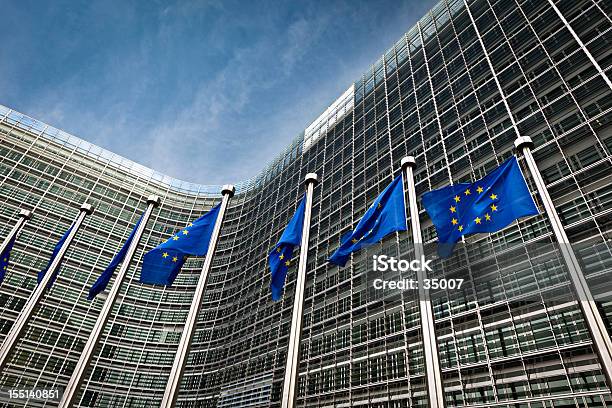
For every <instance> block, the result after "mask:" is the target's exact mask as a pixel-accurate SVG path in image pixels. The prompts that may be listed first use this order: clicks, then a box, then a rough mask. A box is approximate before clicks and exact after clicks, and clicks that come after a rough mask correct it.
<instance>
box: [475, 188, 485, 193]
mask: <svg viewBox="0 0 612 408" xmlns="http://www.w3.org/2000/svg"><path fill="white" fill-rule="evenodd" d="M476 191H477V192H478V193H479V194H480V193H482V192H483V191H484V189H483V188H482V187H481V186H478V188H477V189H476Z"/></svg>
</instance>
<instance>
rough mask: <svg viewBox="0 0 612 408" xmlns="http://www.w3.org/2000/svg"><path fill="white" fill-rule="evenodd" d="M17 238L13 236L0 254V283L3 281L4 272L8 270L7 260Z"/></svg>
mask: <svg viewBox="0 0 612 408" xmlns="http://www.w3.org/2000/svg"><path fill="white" fill-rule="evenodd" d="M16 238H17V234H15V235H13V238H12V239H11V240H10V241H9V243H8V245H7V246H6V248H4V251H2V253H1V254H0V283H2V281H3V280H4V275H6V270H7V269H8V265H9V259H10V257H11V251H12V250H13V244H14V243H15V239H16Z"/></svg>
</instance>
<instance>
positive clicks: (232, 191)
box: [221, 184, 236, 198]
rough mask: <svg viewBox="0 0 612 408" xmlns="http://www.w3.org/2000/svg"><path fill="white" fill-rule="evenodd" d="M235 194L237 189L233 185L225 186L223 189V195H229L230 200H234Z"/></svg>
mask: <svg viewBox="0 0 612 408" xmlns="http://www.w3.org/2000/svg"><path fill="white" fill-rule="evenodd" d="M235 193H236V187H234V186H233V185H232V184H225V185H224V186H223V187H222V188H221V194H222V195H226V194H229V196H230V198H232V197H233V196H234V194H235Z"/></svg>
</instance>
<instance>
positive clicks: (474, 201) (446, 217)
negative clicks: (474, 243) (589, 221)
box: [423, 156, 538, 257]
mask: <svg viewBox="0 0 612 408" xmlns="http://www.w3.org/2000/svg"><path fill="white" fill-rule="evenodd" d="M423 205H424V206H425V209H426V210H427V213H428V214H429V217H430V218H431V220H432V221H433V224H434V225H435V227H436V231H437V232H438V242H439V245H438V254H439V255H440V256H441V257H448V256H450V255H451V253H452V252H453V248H454V246H455V243H457V241H459V240H461V237H462V236H464V235H469V234H476V233H481V232H495V231H499V230H501V229H503V228H504V227H506V226H507V225H508V224H510V223H511V222H513V221H514V220H516V219H518V218H520V217H524V216H527V215H537V214H538V209H537V207H536V205H535V203H534V202H533V198H532V197H531V194H530V193H529V189H528V188H527V184H526V183H525V179H524V178H523V173H521V169H520V168H519V165H518V162H517V161H516V157H514V156H513V157H512V158H510V159H508V160H506V161H505V162H504V163H503V164H502V165H500V166H499V167H498V168H497V169H495V170H493V171H492V172H491V173H489V174H487V175H486V176H484V177H483V178H482V179H480V180H478V181H476V182H475V183H460V184H455V185H452V186H446V187H443V188H440V189H438V190H433V191H429V192H427V193H425V194H423Z"/></svg>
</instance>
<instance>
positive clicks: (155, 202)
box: [147, 194, 161, 207]
mask: <svg viewBox="0 0 612 408" xmlns="http://www.w3.org/2000/svg"><path fill="white" fill-rule="evenodd" d="M147 204H153V207H159V205H160V204H161V198H159V196H158V195H155V194H151V195H150V196H149V197H147Z"/></svg>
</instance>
